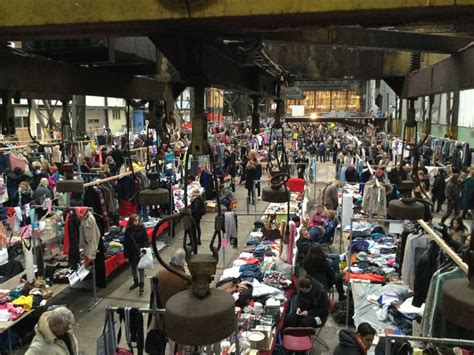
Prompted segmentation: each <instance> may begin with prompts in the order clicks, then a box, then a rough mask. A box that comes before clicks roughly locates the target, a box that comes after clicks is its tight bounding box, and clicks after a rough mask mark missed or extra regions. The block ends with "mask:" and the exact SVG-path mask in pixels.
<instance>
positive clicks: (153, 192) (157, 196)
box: [139, 187, 170, 206]
mask: <svg viewBox="0 0 474 355" xmlns="http://www.w3.org/2000/svg"><path fill="white" fill-rule="evenodd" d="M169 195H170V193H169V191H168V190H166V189H163V188H156V189H152V188H150V187H148V188H146V189H144V190H142V191H140V195H139V196H140V204H141V205H144V206H157V205H166V204H167V203H169V202H170V196H169Z"/></svg>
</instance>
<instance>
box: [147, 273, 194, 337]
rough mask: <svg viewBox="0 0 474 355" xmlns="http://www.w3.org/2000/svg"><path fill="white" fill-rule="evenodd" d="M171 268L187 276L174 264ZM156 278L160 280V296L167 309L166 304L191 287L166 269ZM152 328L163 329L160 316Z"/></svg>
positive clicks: (156, 317)
mask: <svg viewBox="0 0 474 355" xmlns="http://www.w3.org/2000/svg"><path fill="white" fill-rule="evenodd" d="M171 267H172V268H173V269H176V270H177V271H180V272H182V273H183V274H185V271H184V269H179V268H177V267H175V266H174V265H173V264H171ZM156 277H157V278H158V294H159V296H160V301H161V306H162V308H166V302H168V300H169V299H170V298H171V297H173V296H174V295H176V294H177V293H180V292H181V291H185V290H187V289H188V287H189V286H188V283H187V282H186V281H185V280H183V279H182V278H181V277H179V276H177V275H175V274H173V273H172V272H169V271H168V270H166V269H164V268H163V269H160V271H158V273H157V274H156ZM152 327H153V328H154V329H161V317H160V316H154V323H152Z"/></svg>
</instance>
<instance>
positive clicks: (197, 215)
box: [190, 196, 206, 222]
mask: <svg viewBox="0 0 474 355" xmlns="http://www.w3.org/2000/svg"><path fill="white" fill-rule="evenodd" d="M190 207H191V215H192V216H193V219H194V220H195V221H196V222H197V221H200V220H201V218H202V216H204V214H205V213H206V204H205V202H204V200H203V198H202V196H197V197H195V198H194V199H193V200H192V201H191V205H190Z"/></svg>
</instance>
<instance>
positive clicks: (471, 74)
mask: <svg viewBox="0 0 474 355" xmlns="http://www.w3.org/2000/svg"><path fill="white" fill-rule="evenodd" d="M472 88H474V46H470V47H468V48H466V49H464V50H462V51H460V52H458V53H455V54H453V55H451V56H450V57H449V58H447V59H445V60H442V61H440V62H439V63H436V64H433V65H431V66H429V67H427V68H424V69H421V70H418V71H415V72H413V73H411V74H409V75H408V76H407V77H406V78H405V82H404V88H403V92H402V98H415V97H420V96H429V95H435V94H440V93H446V92H454V91H460V90H466V89H472Z"/></svg>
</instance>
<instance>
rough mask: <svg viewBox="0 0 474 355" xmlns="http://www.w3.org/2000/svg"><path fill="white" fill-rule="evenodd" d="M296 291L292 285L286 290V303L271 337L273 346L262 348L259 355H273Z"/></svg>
mask: <svg viewBox="0 0 474 355" xmlns="http://www.w3.org/2000/svg"><path fill="white" fill-rule="evenodd" d="M293 284H295V281H294V280H293ZM294 293H295V288H294V287H291V288H290V289H288V290H287V291H286V292H285V296H286V299H287V301H286V303H285V304H284V305H283V306H282V307H281V317H280V320H279V321H278V324H277V325H276V326H275V328H274V330H273V332H272V338H271V346H270V349H269V350H260V351H259V355H272V354H273V352H274V351H275V347H276V344H277V341H278V335H279V334H280V331H281V330H282V329H283V325H284V324H285V318H286V312H287V310H288V306H289V305H290V303H291V298H292V297H293V295H294Z"/></svg>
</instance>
